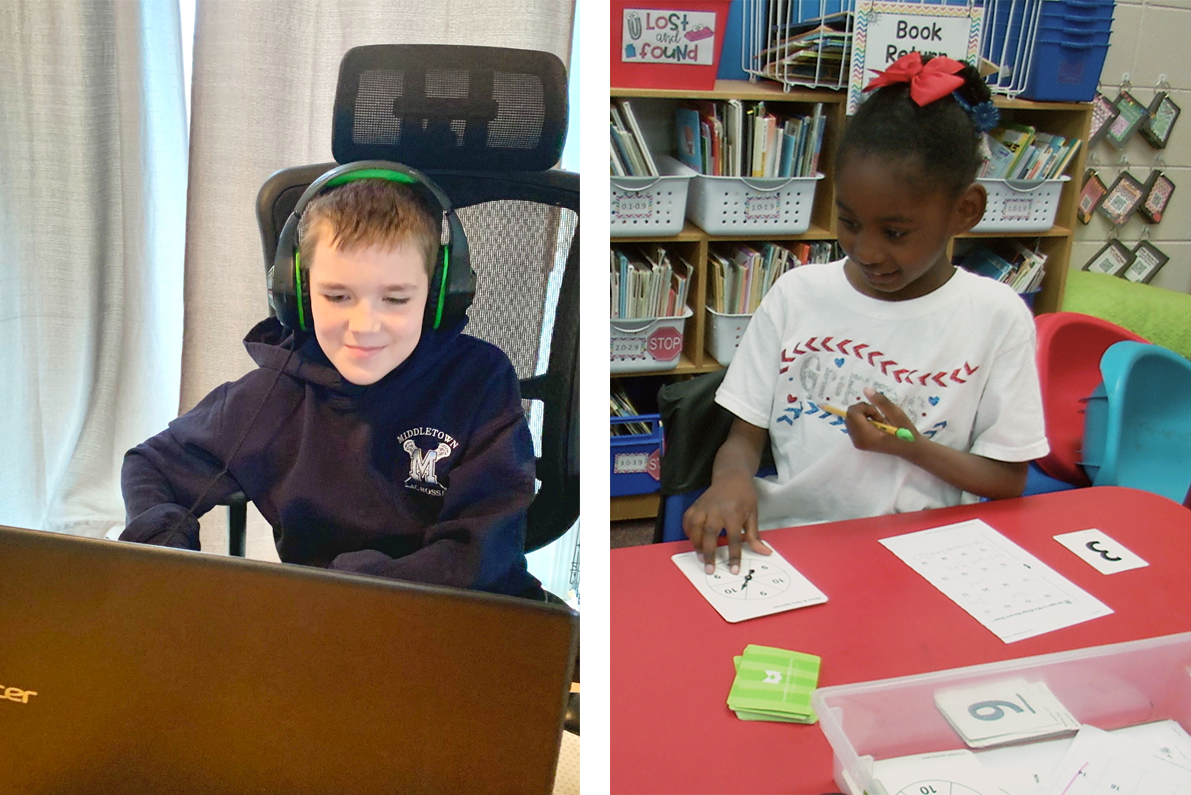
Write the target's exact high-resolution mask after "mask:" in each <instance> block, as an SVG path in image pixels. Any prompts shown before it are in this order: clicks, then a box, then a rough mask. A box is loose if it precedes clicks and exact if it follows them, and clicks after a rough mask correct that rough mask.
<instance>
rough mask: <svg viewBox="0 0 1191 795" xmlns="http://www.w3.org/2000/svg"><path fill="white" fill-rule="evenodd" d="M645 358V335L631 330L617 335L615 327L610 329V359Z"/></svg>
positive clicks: (621, 360) (623, 360)
mask: <svg viewBox="0 0 1191 795" xmlns="http://www.w3.org/2000/svg"><path fill="white" fill-rule="evenodd" d="M645 358H648V357H647V356H646V355H645V337H643V336H640V335H634V334H632V333H631V332H629V333H626V332H620V334H619V335H618V334H617V332H616V329H613V330H612V361H614V362H625V361H630V360H633V359H645Z"/></svg>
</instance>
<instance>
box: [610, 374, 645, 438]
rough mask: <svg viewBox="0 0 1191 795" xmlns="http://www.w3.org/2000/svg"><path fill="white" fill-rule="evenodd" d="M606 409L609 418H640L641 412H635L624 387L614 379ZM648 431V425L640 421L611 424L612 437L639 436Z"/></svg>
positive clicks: (635, 409)
mask: <svg viewBox="0 0 1191 795" xmlns="http://www.w3.org/2000/svg"><path fill="white" fill-rule="evenodd" d="M608 408H609V416H610V417H639V416H641V412H640V411H638V410H637V407H636V405H634V403H633V401H632V399H631V398H630V397H629V395H628V392H626V391H625V388H624V385H623V384H621V383H620V382H619V381H617V380H615V379H613V381H612V388H611V390H610V394H609V398H608ZM650 431H651V427H650V424H649V423H648V422H643V421H641V420H636V421H634V422H616V423H612V435H613V436H641V435H644V434H647V433H649V432H650Z"/></svg>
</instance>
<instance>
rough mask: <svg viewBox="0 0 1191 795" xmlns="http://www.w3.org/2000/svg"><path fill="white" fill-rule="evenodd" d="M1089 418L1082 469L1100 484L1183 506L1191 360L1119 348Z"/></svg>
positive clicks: (1108, 356) (1105, 364) (1112, 352)
mask: <svg viewBox="0 0 1191 795" xmlns="http://www.w3.org/2000/svg"><path fill="white" fill-rule="evenodd" d="M1100 373H1101V376H1102V377H1103V381H1102V382H1101V383H1100V384H1099V385H1097V386H1096V388H1095V390H1094V391H1093V392H1092V395H1091V397H1089V398H1088V403H1087V413H1086V414H1085V415H1084V417H1085V419H1084V435H1083V462H1082V463H1083V467H1084V470H1085V471H1086V472H1087V473H1088V476H1089V477H1091V479H1092V484H1093V485H1095V486H1130V487H1132V488H1136V489H1142V490H1145V491H1149V492H1153V493H1154V494H1161V495H1162V496H1164V497H1168V498H1170V499H1171V500H1174V501H1175V502H1182V501H1183V500H1184V499H1185V498H1186V496H1187V494H1188V486H1189V485H1191V361H1188V360H1187V359H1184V358H1183V357H1182V356H1180V355H1178V354H1177V353H1175V352H1173V351H1171V350H1169V349H1167V348H1164V347H1162V346H1160V345H1151V344H1145V343H1139V342H1131V341H1126V342H1118V343H1116V344H1114V345H1111V346H1110V347H1109V348H1108V349H1107V350H1106V351H1105V352H1104V356H1103V357H1102V358H1101V360H1100Z"/></svg>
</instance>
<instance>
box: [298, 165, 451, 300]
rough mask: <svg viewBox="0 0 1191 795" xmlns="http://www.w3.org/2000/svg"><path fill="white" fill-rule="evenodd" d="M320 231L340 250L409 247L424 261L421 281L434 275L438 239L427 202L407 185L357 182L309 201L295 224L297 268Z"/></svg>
mask: <svg viewBox="0 0 1191 795" xmlns="http://www.w3.org/2000/svg"><path fill="white" fill-rule="evenodd" d="M324 229H329V231H330V234H331V240H330V241H329V242H330V243H331V244H332V245H334V246H335V247H336V248H338V249H339V250H341V251H351V250H353V249H357V248H367V247H370V246H379V247H380V248H382V249H386V250H392V249H395V248H397V247H398V246H400V245H401V244H403V243H409V244H412V245H413V246H414V248H415V249H416V250H417V251H420V252H421V253H422V256H423V257H424V258H425V262H424V266H425V268H426V275H427V277H431V276H433V275H434V267H435V260H436V259H437V258H438V246H439V240H440V235H441V229H440V228H439V220H438V218H437V217H436V216H435V215H434V213H433V211H432V210H431V209H430V206H429V204H428V203H427V202H426V200H425V199H423V198H422V197H421V196H419V195H418V194H417V192H416V191H415V190H414V189H413V188H411V187H410V186H409V185H405V184H402V183H400V182H393V181H391V180H387V179H359V180H354V181H352V182H348V183H347V184H346V185H342V186H340V187H338V188H335V189H334V190H331V191H328V192H327V193H323V194H321V195H320V196H317V197H315V198H314V199H313V200H312V201H311V202H310V203H309V204H307V205H306V209H305V210H304V211H303V212H302V218H301V220H300V221H299V222H298V252H299V256H301V258H302V259H301V261H302V266H303V267H304V268H305V269H307V270H309V268H310V266H311V265H312V264H313V263H314V249H315V247H316V246H317V245H318V241H319V238H320V236H321V235H322V234H323V230H324Z"/></svg>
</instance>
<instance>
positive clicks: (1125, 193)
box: [1096, 171, 1145, 226]
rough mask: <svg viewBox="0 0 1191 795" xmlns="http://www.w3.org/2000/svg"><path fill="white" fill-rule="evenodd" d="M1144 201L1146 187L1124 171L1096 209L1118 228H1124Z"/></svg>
mask: <svg viewBox="0 0 1191 795" xmlns="http://www.w3.org/2000/svg"><path fill="white" fill-rule="evenodd" d="M1143 199H1145V186H1144V185H1142V184H1141V183H1140V182H1138V181H1137V179H1136V178H1135V177H1134V176H1133V175H1132V174H1130V173H1129V172H1128V171H1122V172H1121V176H1119V177H1117V180H1116V182H1114V183H1112V187H1111V188H1109V189H1108V193H1106V194H1104V198H1103V199H1102V200H1101V202H1100V206H1099V207H1097V208H1096V209H1098V210H1099V211H1100V212H1101V213H1103V214H1104V217H1105V218H1107V219H1108V220H1109V221H1112V223H1113V224H1115V225H1116V226H1123V225H1124V224H1125V223H1127V222H1128V221H1129V219H1130V218H1132V217H1133V213H1134V212H1136V211H1137V208H1138V207H1140V206H1141V202H1142V200H1143Z"/></svg>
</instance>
